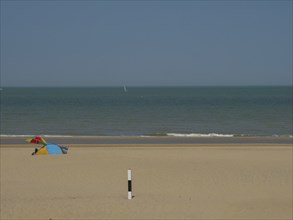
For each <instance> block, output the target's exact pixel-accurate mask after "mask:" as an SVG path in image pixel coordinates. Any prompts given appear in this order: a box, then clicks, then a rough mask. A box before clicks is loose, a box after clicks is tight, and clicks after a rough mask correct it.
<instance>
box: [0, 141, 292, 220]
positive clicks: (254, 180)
mask: <svg viewBox="0 0 293 220" xmlns="http://www.w3.org/2000/svg"><path fill="white" fill-rule="evenodd" d="M69 146H70V150H69V153H68V155H46V156H31V153H32V152H33V149H34V146H33V145H31V144H1V219H5V220H6V219H48V220H49V219H292V146H291V145H290V144H173V145H168V144H71V145H69ZM129 168H130V169H132V175H133V194H134V198H133V199H132V200H128V199H127V170H128V169H129Z"/></svg>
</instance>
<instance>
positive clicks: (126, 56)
mask: <svg viewBox="0 0 293 220" xmlns="http://www.w3.org/2000/svg"><path fill="white" fill-rule="evenodd" d="M291 84H292V1H280V0H278V1H207V2H205V1H150V2H148V1H110V2H107V1H1V86H4V87H5V86H121V85H128V86H161V85H162V86H173V85H175V86H213V85H220V86H222V85H291Z"/></svg>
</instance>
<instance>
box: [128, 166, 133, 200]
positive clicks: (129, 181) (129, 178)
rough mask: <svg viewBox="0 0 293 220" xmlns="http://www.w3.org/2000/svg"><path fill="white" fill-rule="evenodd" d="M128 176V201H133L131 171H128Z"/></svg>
mask: <svg viewBox="0 0 293 220" xmlns="http://www.w3.org/2000/svg"><path fill="white" fill-rule="evenodd" d="M127 176H128V199H132V179H131V177H132V176H131V170H128V171H127Z"/></svg>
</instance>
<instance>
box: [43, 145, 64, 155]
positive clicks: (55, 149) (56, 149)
mask: <svg viewBox="0 0 293 220" xmlns="http://www.w3.org/2000/svg"><path fill="white" fill-rule="evenodd" d="M46 147H47V149H48V154H62V151H61V149H60V147H59V146H58V145H56V144H47V145H46Z"/></svg>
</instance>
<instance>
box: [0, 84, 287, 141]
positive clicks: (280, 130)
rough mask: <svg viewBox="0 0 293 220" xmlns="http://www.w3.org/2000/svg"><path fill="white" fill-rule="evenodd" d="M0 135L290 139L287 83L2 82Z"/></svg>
mask: <svg viewBox="0 0 293 220" xmlns="http://www.w3.org/2000/svg"><path fill="white" fill-rule="evenodd" d="M0 93H1V137H22V136H23V137H25V136H34V135H42V136H47V137H198V138H201V137H203V138H221V137H225V138H233V137H285V138H292V87H291V86H281V87H276V86H250V87H231V86H230V87H225V86H222V87H211V86H210V87H130V86H129V87H128V86H127V87H124V86H121V87H76V88H75V87H64V88H62V87H57V88H53V87H48V88H45V87H42V88H37V87H33V88H28V87H25V88H15V87H6V88H5V87H4V88H2V89H1V91H0Z"/></svg>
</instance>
